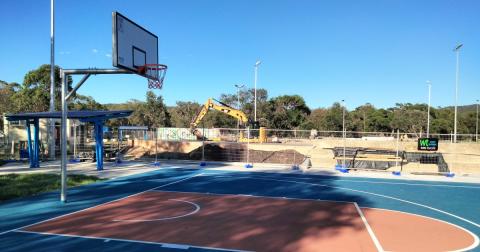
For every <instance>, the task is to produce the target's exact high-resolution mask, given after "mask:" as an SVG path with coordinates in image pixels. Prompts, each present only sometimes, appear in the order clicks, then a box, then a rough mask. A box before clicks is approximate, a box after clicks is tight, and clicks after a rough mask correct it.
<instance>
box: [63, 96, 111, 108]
mask: <svg viewBox="0 0 480 252" xmlns="http://www.w3.org/2000/svg"><path fill="white" fill-rule="evenodd" d="M68 105H69V108H68V109H69V110H106V109H107V107H106V106H104V105H102V104H100V103H98V102H97V101H95V99H93V97H91V96H85V95H79V94H76V95H75V97H74V99H73V101H72V102H71V103H69V104H68Z"/></svg>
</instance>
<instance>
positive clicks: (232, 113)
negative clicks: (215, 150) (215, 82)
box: [190, 98, 249, 139]
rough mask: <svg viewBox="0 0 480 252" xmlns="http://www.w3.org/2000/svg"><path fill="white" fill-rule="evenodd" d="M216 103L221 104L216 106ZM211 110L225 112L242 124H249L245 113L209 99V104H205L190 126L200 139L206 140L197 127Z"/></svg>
mask: <svg viewBox="0 0 480 252" xmlns="http://www.w3.org/2000/svg"><path fill="white" fill-rule="evenodd" d="M214 101H216V102H217V103H219V104H215V103H214ZM210 109H213V110H217V111H220V112H223V113H225V114H227V115H229V116H231V117H234V118H236V119H238V120H239V121H240V122H242V124H244V125H245V124H248V123H249V120H248V117H247V115H245V113H243V112H242V111H240V110H238V109H234V108H232V107H230V106H228V105H227V104H225V103H222V102H220V101H217V100H215V99H213V98H209V99H208V100H207V102H205V104H204V105H203V106H202V109H201V110H200V112H198V114H197V116H196V117H195V118H194V119H193V120H192V123H191V124H190V130H191V131H192V133H193V134H194V135H195V136H197V138H199V139H202V138H204V136H203V135H202V133H201V132H200V131H199V130H198V129H197V127H198V125H199V124H200V122H201V121H202V120H203V118H204V117H205V115H207V113H208V111H209V110H210Z"/></svg>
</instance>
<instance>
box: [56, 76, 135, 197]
mask: <svg viewBox="0 0 480 252" xmlns="http://www.w3.org/2000/svg"><path fill="white" fill-rule="evenodd" d="M98 74H132V72H130V71H128V70H124V69H96V68H91V69H60V79H61V82H62V88H61V89H62V96H61V99H62V121H61V135H60V148H61V154H62V158H61V162H60V173H61V190H60V201H61V202H63V203H65V202H67V108H68V99H69V98H70V97H72V96H73V95H74V94H75V92H76V91H77V90H78V89H79V88H80V87H81V86H82V85H83V84H84V83H85V81H87V79H88V77H89V76H90V75H98ZM71 75H84V76H83V78H82V79H81V80H80V81H79V82H78V83H77V85H75V87H74V88H73V89H72V90H71V91H70V93H67V92H68V90H67V88H68V77H69V76H71Z"/></svg>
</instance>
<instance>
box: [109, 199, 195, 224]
mask: <svg viewBox="0 0 480 252" xmlns="http://www.w3.org/2000/svg"><path fill="white" fill-rule="evenodd" d="M169 200H172V201H178V202H184V203H188V204H190V205H192V206H194V207H195V209H194V210H193V211H191V212H189V213H186V214H182V215H177V216H172V217H165V218H159V219H125V220H113V221H118V222H152V221H163V220H173V219H178V218H183V217H187V216H189V215H192V214H196V213H197V212H198V211H200V206H199V205H198V204H195V203H194V202H190V201H186V200H179V199H169Z"/></svg>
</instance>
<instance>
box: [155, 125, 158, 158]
mask: <svg viewBox="0 0 480 252" xmlns="http://www.w3.org/2000/svg"><path fill="white" fill-rule="evenodd" d="M155 164H156V165H158V128H155Z"/></svg>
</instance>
